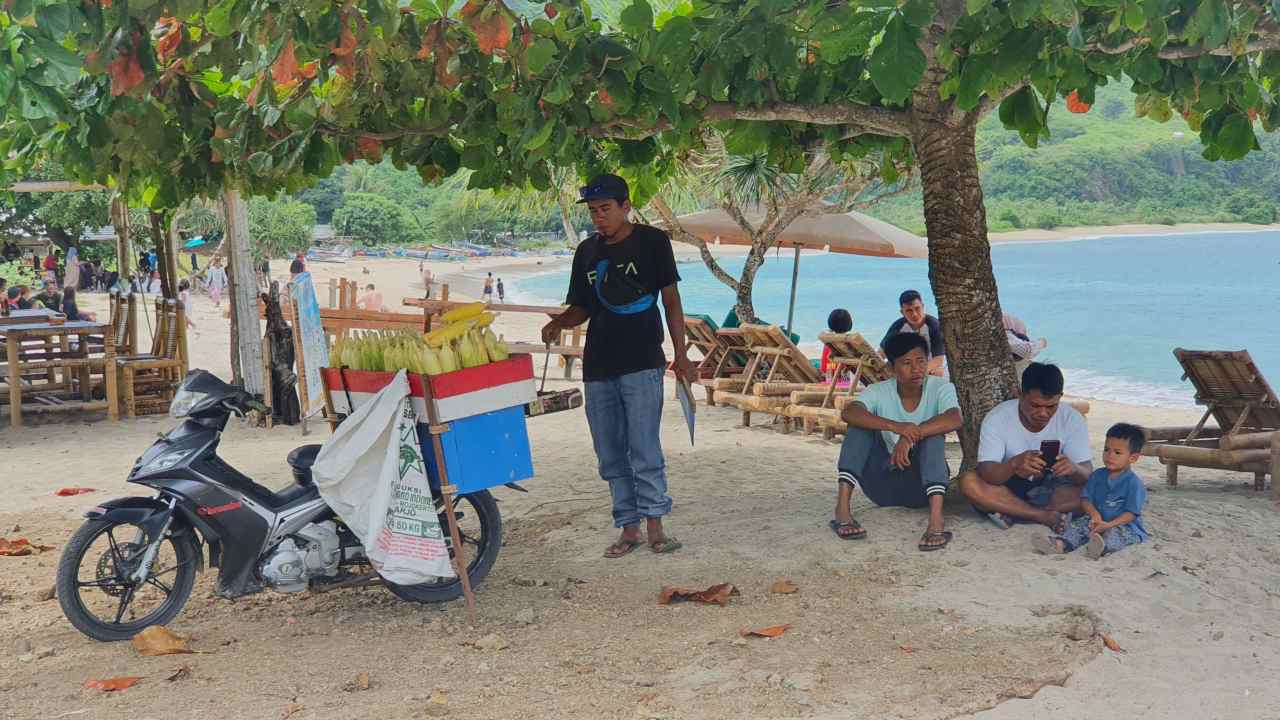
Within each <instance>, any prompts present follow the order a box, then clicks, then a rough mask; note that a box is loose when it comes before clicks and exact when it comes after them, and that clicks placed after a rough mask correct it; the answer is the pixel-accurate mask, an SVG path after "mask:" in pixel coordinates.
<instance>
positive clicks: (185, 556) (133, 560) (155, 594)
mask: <svg viewBox="0 0 1280 720" xmlns="http://www.w3.org/2000/svg"><path fill="white" fill-rule="evenodd" d="M251 410H252V411H258V412H262V413H265V412H269V411H270V409H269V408H267V407H266V406H265V405H263V404H262V403H260V402H258V401H256V400H255V399H254V398H253V396H251V395H250V394H248V393H246V392H245V391H243V390H241V389H239V388H237V387H234V386H232V385H228V384H227V383H225V382H223V381H222V380H220V379H218V378H217V377H215V376H214V375H212V374H210V373H208V372H206V371H204V370H193V371H191V372H190V373H189V374H188V375H187V377H186V378H185V379H183V381H182V383H181V385H179V387H178V389H177V392H176V394H175V396H174V398H173V401H172V403H171V404H170V408H169V414H170V415H171V416H172V417H173V418H175V419H178V420H182V423H181V424H180V425H178V426H177V427H175V428H174V429H172V430H170V431H169V432H168V433H166V434H165V435H163V436H161V437H160V438H159V439H158V440H157V441H156V442H155V443H154V444H152V445H151V447H150V448H148V449H147V451H146V452H144V453H143V454H142V456H141V457H139V458H138V460H137V461H136V462H135V463H134V466H133V469H132V471H131V472H130V473H129V478H128V482H131V483H136V484H138V485H142V486H145V487H149V488H152V489H153V490H155V494H154V495H153V496H150V497H141V496H140V497H124V498H117V499H115V500H111V501H110V502H106V503H103V504H102V505H99V506H97V507H94V508H92V509H90V510H89V511H88V512H87V513H85V517H86V518H87V520H86V522H85V523H84V524H83V525H82V526H81V527H80V529H78V530H77V531H76V532H75V534H74V535H72V537H71V539H70V541H68V543H67V545H66V548H65V549H64V550H63V553H62V557H61V559H60V561H59V563H58V574H57V595H58V602H59V603H60V604H61V606H62V612H63V614H64V615H66V617H67V619H68V620H70V621H71V624H72V625H74V626H75V627H76V629H78V630H80V632H82V633H84V634H85V635H88V636H89V637H92V638H94V639H96V640H101V641H116V640H128V639H130V638H132V637H133V636H134V635H136V634H137V633H138V632H140V631H142V630H143V629H144V628H146V627H148V626H151V625H164V624H167V623H168V622H169V621H170V620H172V619H173V618H174V617H176V616H177V615H178V613H179V612H181V611H182V608H183V606H184V605H185V604H186V602H187V599H188V598H189V597H190V595H191V590H192V587H193V586H194V584H195V579H196V574H197V573H198V572H203V571H204V569H205V556H206V552H207V555H208V566H209V567H210V568H215V567H216V568H217V569H218V579H217V585H216V593H217V594H218V595H219V596H221V597H224V598H237V597H241V596H244V595H250V594H253V593H257V592H260V591H262V590H263V589H268V588H269V589H272V590H275V591H277V592H284V593H296V592H301V591H303V590H307V589H315V590H324V589H333V588H336V587H339V586H346V585H351V584H358V583H360V582H362V579H366V578H370V577H371V575H370V573H371V572H373V570H372V568H371V566H370V564H369V561H368V558H367V557H366V556H365V553H364V549H363V547H362V546H361V544H360V540H359V538H357V537H356V536H355V534H354V533H352V532H351V530H350V529H349V528H347V526H346V525H345V524H343V522H342V520H341V518H338V517H336V516H335V514H334V512H333V511H332V510H331V509H330V508H329V507H328V506H327V505H326V504H325V502H324V499H323V498H321V497H320V493H319V491H318V490H317V489H316V487H315V485H314V484H313V483H312V480H311V465H312V463H314V462H315V459H316V454H317V453H318V452H319V451H320V445H303V446H302V447H299V448H297V449H295V450H293V451H292V452H290V453H289V455H288V457H287V458H286V462H287V463H288V464H289V466H290V467H291V469H292V473H293V484H291V485H289V486H288V487H286V488H284V489H283V490H279V491H274V492H273V491H271V490H269V489H267V488H265V487H263V486H262V485H259V484H258V483H256V482H254V481H253V480H251V479H250V478H248V477H246V476H244V475H243V474H241V473H240V472H238V471H237V470H236V469H235V468H233V467H231V465H230V464H228V463H227V462H226V461H224V460H223V459H222V458H220V457H218V454H217V451H218V444H219V442H220V440H221V435H222V431H223V430H224V429H225V428H226V425H227V422H228V420H229V419H230V418H231V416H232V415H233V414H234V415H236V416H238V417H244V416H245V414H246V413H248V412H249V411H251ZM514 489H516V490H523V488H520V487H518V486H516V487H515V488H514ZM433 494H434V496H435V502H436V512H437V513H443V512H444V508H443V501H442V499H441V498H440V496H439V492H438V488H433ZM453 509H454V517H455V519H456V521H457V523H458V525H459V532H460V537H461V540H462V543H463V544H464V545H466V546H468V547H467V552H466V556H467V559H468V561H469V562H468V567H467V574H468V577H469V578H470V581H471V585H472V587H475V586H476V585H478V584H479V583H480V582H481V581H482V580H483V579H484V577H485V576H486V575H487V574H488V573H489V570H490V568H492V567H493V563H494V561H495V560H496V559H497V556H498V550H499V549H500V548H501V546H502V518H501V515H500V514H499V512H498V506H497V502H496V501H495V500H494V498H493V496H492V495H491V494H490V493H489V491H487V490H480V491H477V492H472V493H467V494H464V495H458V496H456V497H455V498H454V504H453ZM445 522H446V520H445V517H444V516H441V517H440V524H441V526H442V527H444V526H445ZM445 541H446V544H447V545H448V547H449V554H450V556H451V557H452V556H453V554H454V548H453V542H452V540H451V539H450V538H449V536H448V534H447V533H446V535H445ZM382 581H383V582H384V583H385V584H386V586H387V587H388V589H390V590H391V592H392V593H394V594H395V595H396V596H398V597H400V598H401V599H403V600H407V601H412V602H420V603H437V602H444V601H447V600H453V599H455V598H458V597H460V596H461V595H462V584H461V581H460V579H459V578H456V577H450V578H443V577H442V578H437V579H436V580H433V581H431V582H426V583H421V584H417V585H397V584H395V583H392V582H390V581H387V580H385V579H383V580H382Z"/></svg>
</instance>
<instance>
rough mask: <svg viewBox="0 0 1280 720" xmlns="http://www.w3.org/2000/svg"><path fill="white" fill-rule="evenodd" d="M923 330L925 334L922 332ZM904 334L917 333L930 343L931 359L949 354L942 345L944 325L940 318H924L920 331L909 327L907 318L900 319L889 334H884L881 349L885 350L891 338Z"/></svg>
mask: <svg viewBox="0 0 1280 720" xmlns="http://www.w3.org/2000/svg"><path fill="white" fill-rule="evenodd" d="M921 330H923V331H925V332H921ZM903 332H915V333H918V334H919V335H920V336H921V337H923V338H924V340H925V342H927V343H929V357H943V356H945V355H946V354H947V348H946V346H945V345H943V343H942V325H941V324H940V323H939V322H938V318H936V317H934V316H932V315H925V316H924V325H921V326H920V329H919V330H913V329H912V328H911V326H910V325H907V319H906V318H898V319H897V320H894V321H893V324H892V325H890V326H889V332H887V333H885V334H884V339H882V340H881V341H880V348H881V349H884V344H885V343H887V342H889V338H891V337H893V336H894V335H897V334H898V333H903Z"/></svg>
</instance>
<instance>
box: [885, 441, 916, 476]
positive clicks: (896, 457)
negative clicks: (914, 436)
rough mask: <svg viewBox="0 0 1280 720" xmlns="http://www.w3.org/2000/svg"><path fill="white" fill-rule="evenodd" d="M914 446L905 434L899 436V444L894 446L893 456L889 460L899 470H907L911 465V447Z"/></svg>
mask: <svg viewBox="0 0 1280 720" xmlns="http://www.w3.org/2000/svg"><path fill="white" fill-rule="evenodd" d="M913 446H914V443H912V442H911V441H910V440H908V439H907V438H906V437H905V436H904V437H900V438H898V444H897V445H894V446H893V456H892V457H890V458H889V462H890V463H892V464H893V466H894V467H896V468H898V469H899V470H906V469H907V468H909V467H911V448H912V447H913Z"/></svg>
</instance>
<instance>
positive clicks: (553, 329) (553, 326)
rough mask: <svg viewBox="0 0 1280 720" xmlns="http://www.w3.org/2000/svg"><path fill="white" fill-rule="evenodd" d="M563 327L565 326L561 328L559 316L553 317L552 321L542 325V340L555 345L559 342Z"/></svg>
mask: <svg viewBox="0 0 1280 720" xmlns="http://www.w3.org/2000/svg"><path fill="white" fill-rule="evenodd" d="M562 329H563V328H561V326H560V318H559V317H553V318H551V322H549V323H547V324H546V325H543V326H542V342H544V343H546V344H548V345H553V344H555V343H557V342H559V341H560V331H561V330H562Z"/></svg>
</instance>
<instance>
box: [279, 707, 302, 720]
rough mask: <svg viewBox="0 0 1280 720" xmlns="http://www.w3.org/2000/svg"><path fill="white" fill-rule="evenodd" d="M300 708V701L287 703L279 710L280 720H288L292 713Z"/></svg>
mask: <svg viewBox="0 0 1280 720" xmlns="http://www.w3.org/2000/svg"><path fill="white" fill-rule="evenodd" d="M301 710H302V703H289V704H288V705H285V706H284V710H281V711H280V720H288V719H289V718H290V717H293V714H294V713H296V712H299V711H301Z"/></svg>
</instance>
